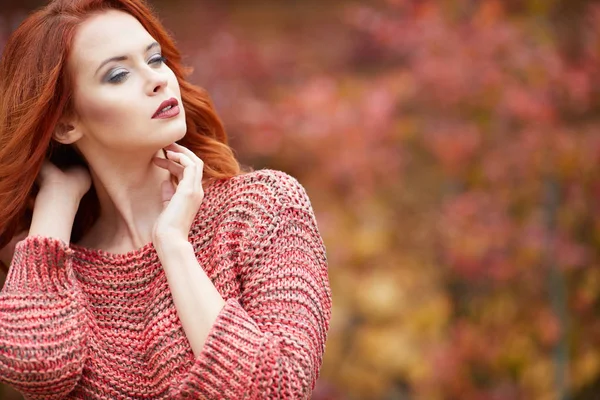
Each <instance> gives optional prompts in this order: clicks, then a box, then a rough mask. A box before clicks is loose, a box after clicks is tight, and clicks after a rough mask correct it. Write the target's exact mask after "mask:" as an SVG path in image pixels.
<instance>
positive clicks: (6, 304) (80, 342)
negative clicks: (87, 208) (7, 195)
mask: <svg viewBox="0 0 600 400" xmlns="http://www.w3.org/2000/svg"><path fill="white" fill-rule="evenodd" d="M47 196H48V197H46V194H45V193H44V194H42V193H41V194H40V195H38V199H36V207H35V209H34V214H33V219H32V224H31V228H30V232H29V233H30V235H29V236H28V237H26V238H25V239H24V240H21V241H20V242H18V243H17V244H16V246H15V251H14V256H13V257H12V263H11V267H10V269H9V272H8V275H7V277H6V282H5V283H4V287H3V288H2V292H0V381H1V382H4V383H7V384H8V385H10V386H12V387H14V388H15V389H17V390H19V391H20V392H21V393H23V394H24V395H25V397H26V398H28V399H61V398H64V397H65V396H66V395H67V394H68V393H69V392H71V390H72V389H73V388H74V386H75V385H76V383H77V381H78V380H79V377H80V375H81V371H82V369H83V364H84V360H85V356H86V350H85V349H86V347H85V339H86V333H87V332H86V329H87V324H86V320H85V311H84V308H83V307H82V306H81V304H82V301H81V295H80V291H79V288H78V286H77V281H76V279H75V277H74V274H73V269H72V266H71V250H70V249H69V247H68V246H67V244H66V241H65V238H66V240H68V238H69V236H70V232H71V225H72V224H70V221H72V220H73V219H74V216H75V212H76V210H77V205H78V202H75V204H71V203H69V202H68V200H67V199H65V198H60V197H50V195H47ZM65 222H66V223H65Z"/></svg>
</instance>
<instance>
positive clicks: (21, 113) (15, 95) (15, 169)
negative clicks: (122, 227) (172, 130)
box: [0, 0, 241, 273]
mask: <svg viewBox="0 0 600 400" xmlns="http://www.w3.org/2000/svg"><path fill="white" fill-rule="evenodd" d="M111 9H116V10H121V11H124V12H127V13H129V14H131V15H132V16H134V17H135V18H137V19H138V20H139V21H140V23H141V24H142V25H143V26H144V28H145V29H146V30H147V31H148V32H149V33H150V34H151V35H152V36H153V37H154V39H156V40H157V41H158V42H159V43H160V45H161V47H162V51H163V55H164V56H165V57H166V59H167V61H166V64H167V65H168V66H169V68H171V69H172V70H173V72H174V73H175V75H176V76H177V80H178V81H179V85H180V88H181V97H182V101H183V106H184V108H185V113H186V123H187V132H186V134H185V137H184V138H182V139H181V140H180V141H178V143H180V144H181V145H183V146H185V147H187V148H188V149H190V150H191V151H193V152H194V153H195V154H196V155H198V157H200V158H201V159H202V160H203V161H204V176H205V177H207V178H209V179H210V180H215V179H222V178H229V177H232V176H235V175H237V174H239V173H241V170H240V166H239V164H238V162H237V160H236V158H235V156H234V154H233V151H232V150H231V148H230V147H229V146H228V144H227V135H226V133H225V129H224V127H223V124H222V122H221V120H220V119H219V117H218V116H217V114H216V112H215V109H214V106H213V103H212V101H211V100H210V98H209V95H208V93H207V92H206V91H205V90H204V89H202V88H200V87H198V86H195V85H192V84H191V83H189V82H188V81H186V77H187V76H189V74H190V73H191V69H190V68H187V67H184V66H182V64H181V55H180V53H179V51H178V50H177V48H176V47H175V43H174V41H173V39H172V38H171V37H170V36H169V34H168V33H167V32H166V30H165V28H164V27H163V26H162V24H161V23H160V22H159V20H158V18H157V17H156V15H155V14H154V13H153V11H152V10H151V9H150V7H149V6H148V5H147V4H146V3H145V2H144V0H54V1H52V2H50V3H49V4H48V5H46V6H45V7H43V8H41V9H39V10H37V11H36V12H34V13H33V14H31V15H30V16H29V17H27V19H25V21H23V23H22V24H21V25H20V26H19V27H18V28H17V30H16V31H15V32H13V34H12V35H11V36H10V38H9V40H8V42H7V43H6V46H5V48H4V52H3V54H2V59H1V61H0V93H2V95H1V96H0V248H2V247H4V246H6V245H7V244H8V243H9V242H10V241H11V239H12V238H13V236H14V235H15V234H17V233H18V232H21V231H23V230H26V229H29V226H30V224H31V218H32V214H33V206H34V201H35V197H36V195H37V193H38V192H39V187H38V183H37V182H36V178H37V176H38V174H39V172H40V169H41V167H42V164H43V162H44V159H49V160H50V161H51V162H53V163H54V164H56V165H57V166H58V167H59V168H65V167H68V166H73V165H83V166H85V167H87V163H86V162H85V160H84V159H83V158H82V157H81V155H80V154H79V153H78V152H77V151H76V150H75V148H74V147H73V146H72V145H63V144H61V143H59V142H57V141H55V140H54V139H53V138H52V135H53V132H54V130H55V128H56V125H57V123H58V121H59V119H60V118H61V116H63V114H65V113H70V112H72V111H73V86H72V79H71V77H70V76H69V73H68V71H67V60H68V58H69V53H70V51H71V46H72V43H73V38H74V36H75V34H76V30H77V27H78V26H79V25H80V24H81V23H82V22H83V21H84V20H85V19H86V18H88V17H89V16H90V15H91V14H94V13H98V12H102V11H106V10H111ZM99 211H100V210H99V202H98V197H97V195H96V192H95V189H94V187H93V186H92V188H91V189H90V191H89V192H88V193H86V195H85V196H84V197H83V198H82V199H81V202H80V205H79V209H78V211H77V215H76V217H75V221H74V224H73V229H72V234H71V241H72V242H77V241H78V240H79V239H80V238H81V237H82V236H83V235H84V234H85V233H86V232H87V231H88V230H89V228H91V226H92V225H93V224H94V222H95V221H96V219H97V218H98V216H99ZM0 264H2V263H0ZM0 270H3V271H4V272H5V273H7V272H8V267H6V266H4V265H0Z"/></svg>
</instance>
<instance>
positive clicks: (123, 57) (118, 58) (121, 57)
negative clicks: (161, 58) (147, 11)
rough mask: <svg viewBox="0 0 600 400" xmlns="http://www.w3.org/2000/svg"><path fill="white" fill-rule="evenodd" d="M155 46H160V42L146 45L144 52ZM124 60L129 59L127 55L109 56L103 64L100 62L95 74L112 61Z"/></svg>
mask: <svg viewBox="0 0 600 400" xmlns="http://www.w3.org/2000/svg"><path fill="white" fill-rule="evenodd" d="M155 47H160V44H158V42H152V43H150V44H149V45H148V46H146V50H145V51H144V52H145V53H147V52H148V51H150V50H152V49H153V48H155ZM124 60H127V56H117V57H112V58H109V59H108V60H104V61H103V62H102V64H100V66H99V67H98V69H97V70H96V72H95V73H94V76H95V75H97V74H98V71H100V69H102V67H104V66H105V65H106V64H108V63H109V62H112V61H124Z"/></svg>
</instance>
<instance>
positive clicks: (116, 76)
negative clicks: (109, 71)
mask: <svg viewBox="0 0 600 400" xmlns="http://www.w3.org/2000/svg"><path fill="white" fill-rule="evenodd" d="M127 75H129V72H127V71H122V72H120V73H118V74H114V75H112V76H111V77H110V78H109V79H108V81H109V82H110V83H119V82H122V81H123V80H125V78H126V77H127Z"/></svg>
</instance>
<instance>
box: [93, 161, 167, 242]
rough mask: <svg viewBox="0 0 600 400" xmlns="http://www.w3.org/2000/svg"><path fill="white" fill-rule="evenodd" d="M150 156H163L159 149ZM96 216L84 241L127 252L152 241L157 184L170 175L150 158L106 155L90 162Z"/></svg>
mask: <svg viewBox="0 0 600 400" xmlns="http://www.w3.org/2000/svg"><path fill="white" fill-rule="evenodd" d="M152 156H158V157H161V158H164V155H163V152H162V150H159V151H158V152H157V153H156V154H153V155H152ZM90 169H91V176H92V183H93V185H94V187H95V189H96V193H97V195H98V200H99V202H100V217H99V219H98V221H96V223H95V224H94V226H93V228H92V229H91V231H90V233H89V234H88V235H86V239H85V240H84V241H85V244H84V243H82V245H84V246H86V245H88V244H89V243H93V247H98V248H101V249H115V250H114V251H116V250H119V251H129V250H135V249H138V248H140V247H142V246H144V245H145V244H147V243H149V242H151V241H152V228H153V226H154V223H155V222H156V220H157V219H158V216H159V215H160V213H161V212H162V209H163V206H162V202H161V183H162V182H164V181H165V180H167V179H170V178H171V174H170V172H169V171H167V170H165V169H162V168H160V167H157V166H156V165H155V164H154V163H153V162H152V157H141V156H134V157H131V156H128V157H123V156H121V157H119V158H117V159H108V158H106V157H102V158H98V159H96V160H94V161H93V162H90Z"/></svg>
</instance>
